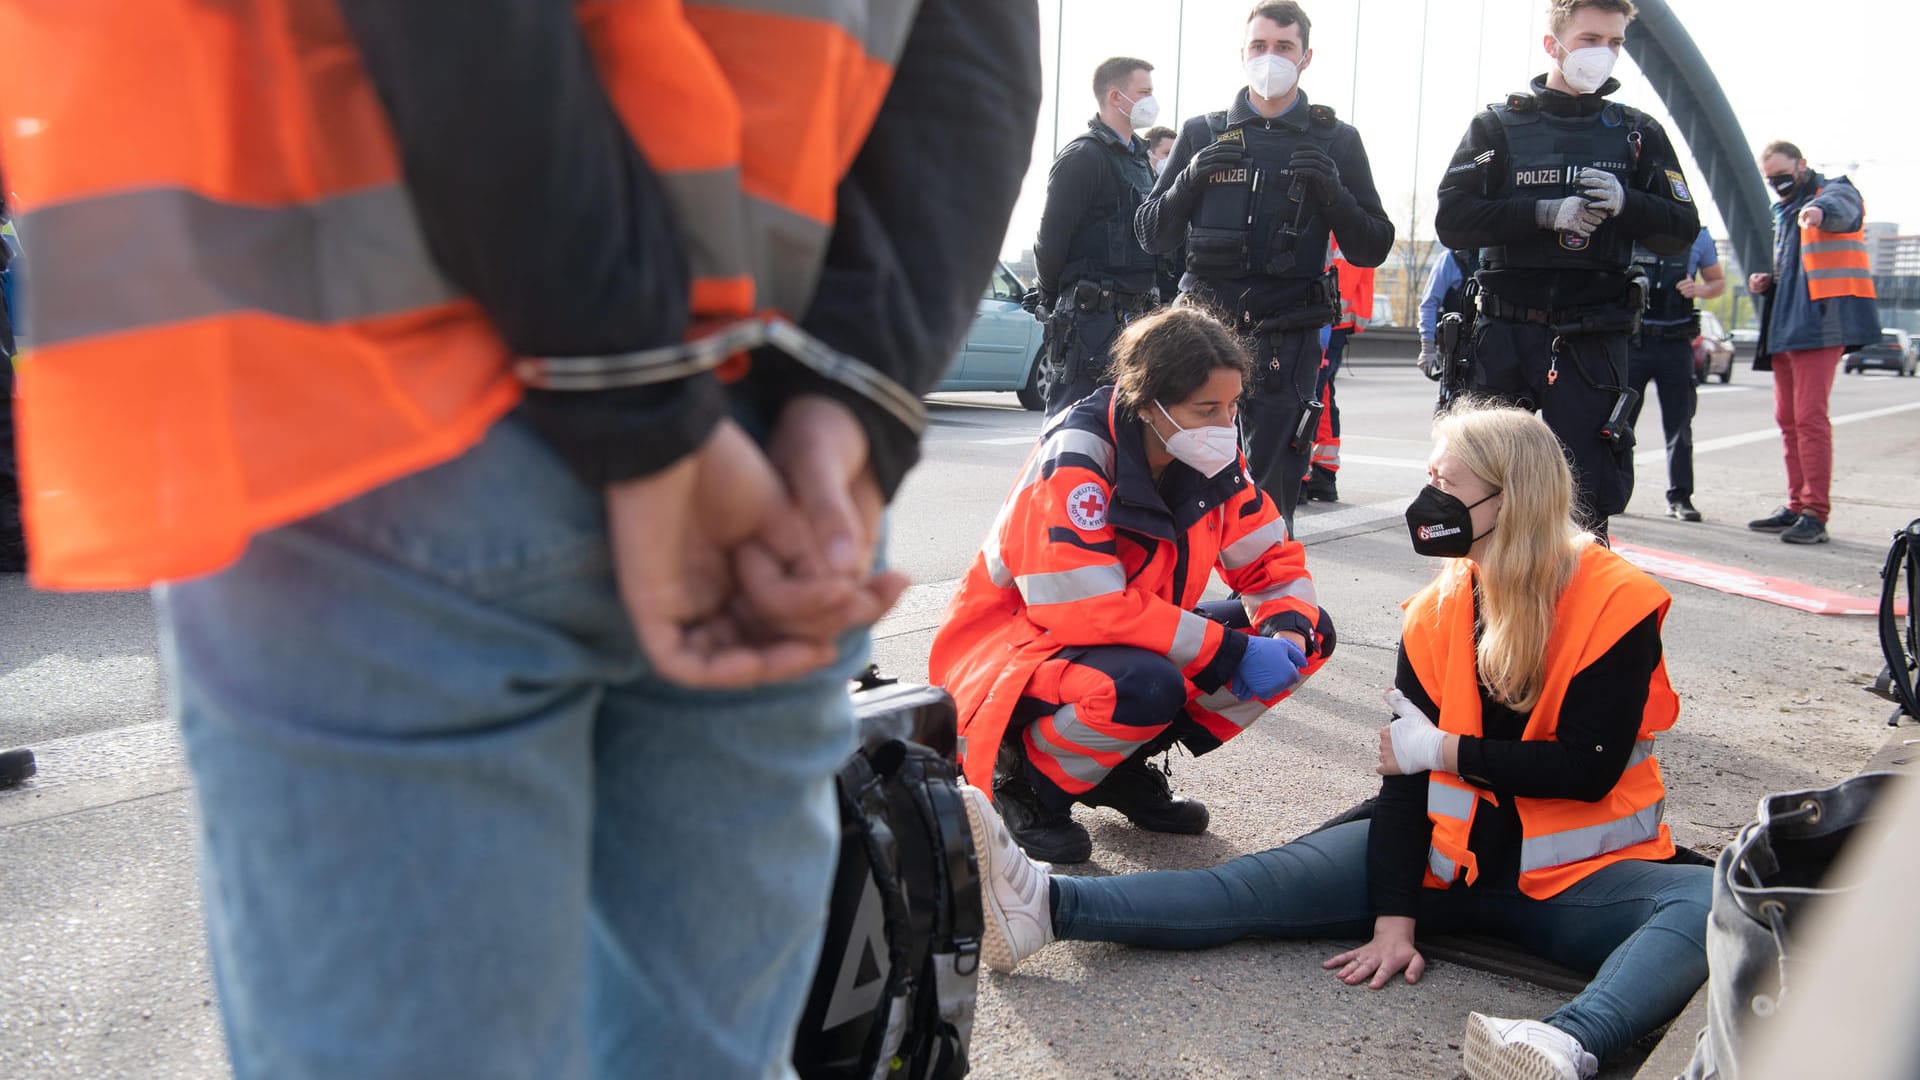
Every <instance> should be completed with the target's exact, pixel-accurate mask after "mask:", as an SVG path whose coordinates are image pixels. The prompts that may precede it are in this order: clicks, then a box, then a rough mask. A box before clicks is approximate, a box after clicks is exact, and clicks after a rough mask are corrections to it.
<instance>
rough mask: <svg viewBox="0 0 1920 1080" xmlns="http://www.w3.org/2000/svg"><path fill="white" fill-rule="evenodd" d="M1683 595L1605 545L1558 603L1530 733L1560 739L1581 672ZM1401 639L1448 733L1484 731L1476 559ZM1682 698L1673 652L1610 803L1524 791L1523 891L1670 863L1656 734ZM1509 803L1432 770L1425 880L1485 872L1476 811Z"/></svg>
mask: <svg viewBox="0 0 1920 1080" xmlns="http://www.w3.org/2000/svg"><path fill="white" fill-rule="evenodd" d="M1672 602H1673V601H1672V598H1671V597H1670V596H1668V595H1667V591H1666V590H1665V589H1663V588H1661V587H1660V585H1659V584H1658V583H1656V582H1655V581H1654V580H1653V579H1652V578H1650V577H1648V576H1647V575H1646V574H1644V573H1642V572H1641V571H1640V570H1638V569H1637V568H1635V567H1634V566H1633V565H1632V564H1631V563H1629V562H1627V561H1626V560H1625V559H1623V558H1621V557H1620V556H1619V555H1616V554H1614V553H1613V552H1611V551H1609V550H1607V549H1606V548H1604V547H1601V546H1599V545H1598V544H1595V545H1593V546H1591V547H1589V548H1587V549H1586V551H1585V552H1583V553H1582V555H1581V557H1580V567H1579V569H1578V570H1577V571H1575V573H1574V576H1573V580H1572V581H1571V582H1569V583H1568V585H1567V588H1566V591H1565V592H1564V593H1562V594H1561V596H1560V602H1559V604H1558V605H1556V607H1555V609H1554V618H1553V632H1552V633H1551V635H1549V637H1548V639H1547V658H1546V677H1545V678H1546V681H1545V685H1544V686H1543V687H1542V689H1541V694H1540V700H1539V702H1538V703H1537V704H1535V705H1534V707H1533V710H1532V712H1531V713H1530V714H1529V715H1528V717H1527V726H1526V729H1525V731H1524V732H1522V734H1521V738H1522V739H1529V740H1545V739H1552V738H1553V737H1554V732H1555V730H1556V729H1557V728H1558V727H1559V723H1560V704H1561V701H1562V700H1563V699H1564V698H1565V695H1566V692H1567V684H1568V683H1569V682H1571V681H1572V679H1573V677H1574V676H1575V675H1576V674H1578V673H1579V672H1581V671H1582V670H1584V669H1585V668H1587V667H1588V666H1589V665H1590V664H1592V663H1593V662H1594V661H1596V660H1598V659H1599V658H1600V657H1601V655H1603V654H1604V653H1605V652H1606V651H1607V650H1608V649H1610V648H1612V647H1613V646H1614V645H1615V644H1616V643H1617V642H1619V640H1620V639H1621V638H1622V637H1623V636H1625V635H1626V633H1627V632H1628V631H1629V630H1631V629H1633V628H1634V627H1635V626H1638V625H1639V624H1640V622H1641V621H1642V620H1644V619H1645V618H1646V617H1647V616H1648V615H1656V614H1657V616H1658V618H1659V621H1660V622H1662V623H1664V622H1665V621H1666V614H1667V608H1668V606H1669V605H1670V604H1672ZM1401 644H1402V647H1403V648H1405V649H1406V653H1407V659H1408V660H1409V662H1411V664H1412V665H1413V670H1414V674H1415V675H1416V676H1418V677H1419V679H1420V685H1421V687H1422V689H1424V690H1426V691H1427V694H1428V696H1429V697H1431V698H1432V699H1433V701H1434V702H1435V703H1436V704H1437V705H1438V706H1439V707H1440V715H1439V717H1438V718H1437V719H1436V721H1435V722H1436V723H1437V724H1438V725H1439V727H1440V729H1441V730H1442V731H1446V732H1450V733H1452V734H1456V735H1474V736H1478V735H1479V734H1480V733H1481V726H1480V720H1481V717H1480V679H1479V669H1478V666H1477V664H1476V656H1475V652H1474V639H1473V577H1472V571H1471V570H1470V568H1469V566H1468V564H1467V562H1466V560H1464V559H1459V560H1455V561H1454V562H1453V563H1452V565H1450V566H1449V567H1448V568H1447V569H1446V570H1443V571H1442V572H1441V574H1440V576H1439V577H1438V578H1437V579H1435V581H1434V582H1433V583H1432V584H1430V585H1428V586H1427V587H1426V588H1425V589H1422V590H1421V591H1420V592H1419V593H1418V594H1417V595H1416V596H1414V598H1413V599H1412V600H1410V601H1408V602H1407V605H1406V619H1405V622H1404V623H1403V625H1402V629H1401ZM1679 713H1680V699H1679V698H1678V697H1677V696H1675V694H1674V692H1673V686H1672V684H1671V683H1670V682H1668V680H1667V663H1666V660H1665V658H1664V657H1663V658H1662V659H1661V661H1660V664H1659V666H1658V667H1656V668H1655V669H1654V671H1653V676H1652V679H1651V680H1650V681H1649V683H1648V688H1647V704H1646V708H1645V710H1644V712H1643V713H1642V714H1641V719H1640V729H1639V732H1638V733H1637V735H1636V736H1635V739H1636V742H1635V746H1634V749H1633V752H1632V754H1631V756H1629V758H1628V759H1627V767H1626V771H1625V772H1623V773H1622V774H1621V775H1620V779H1619V781H1618V782H1617V783H1615V784H1614V786H1613V790H1612V791H1610V792H1608V793H1607V795H1606V797H1605V798H1603V799H1600V800H1599V801H1598V802H1582V801H1580V800H1578V799H1541V798H1523V797H1514V799H1513V802H1514V807H1515V809H1516V810H1517V811H1518V813H1519V815H1520V832H1521V842H1520V891H1521V892H1523V893H1525V894H1527V895H1528V896H1531V897H1533V898H1534V899H1536V900H1544V899H1547V898H1548V897H1551V896H1554V895H1557V894H1558V893H1560V892H1561V891H1562V890H1564V889H1566V888H1567V887H1569V886H1571V885H1573V884H1574V883H1575V882H1578V881H1580V880H1581V879H1582V878H1585V877H1586V876H1587V875H1589V874H1591V873H1593V872H1594V871H1596V870H1599V869H1600V868H1601V867H1603V866H1607V865H1609V864H1611V863H1616V862H1620V861H1622V860H1625V859H1651V860H1658V859H1665V858H1668V857H1669V856H1671V855H1672V854H1673V838H1672V835H1671V834H1670V833H1669V832H1668V829H1667V826H1666V823H1665V822H1663V821H1662V820H1661V812H1662V808H1663V806H1664V804H1665V802H1666V786H1665V784H1664V783H1662V781H1661V778H1660V762H1659V759H1657V758H1656V757H1654V754H1653V739H1654V736H1655V735H1656V734H1657V733H1659V732H1662V731H1665V730H1667V729H1668V728H1670V727H1672V726H1673V723H1674V720H1675V719H1676V718H1677V717H1678V716H1679ZM1483 801H1484V802H1489V803H1493V804H1495V805H1498V802H1499V799H1498V797H1497V796H1496V795H1494V794H1493V793H1492V792H1490V791H1487V790H1485V789H1483V788H1478V787H1475V786H1473V785H1471V784H1469V783H1467V782H1466V781H1465V780H1462V779H1461V778H1460V777H1459V776H1458V775H1456V774H1454V773H1450V772H1443V771H1438V770H1436V771H1434V772H1432V773H1429V774H1428V778H1427V816H1428V818H1430V819H1431V820H1432V822H1433V839H1432V842H1431V847H1430V849H1429V851H1428V853H1427V872H1426V877H1425V879H1424V884H1426V885H1427V886H1428V887H1429V888H1436V889H1444V888H1447V887H1448V886H1450V885H1452V884H1453V882H1454V881H1455V880H1457V879H1458V877H1459V876H1460V875H1461V874H1462V873H1464V874H1465V875H1466V880H1467V883H1468V884H1469V885H1471V884H1473V882H1474V881H1476V880H1477V879H1478V878H1479V876H1480V866H1479V860H1478V859H1476V858H1475V857H1474V853H1473V851H1472V850H1471V849H1470V848H1469V847H1468V843H1467V841H1468V838H1469V837H1470V836H1471V835H1472V833H1473V815H1474V811H1475V810H1476V809H1477V808H1478V807H1479V805H1480V804H1481V803H1482V802H1483Z"/></svg>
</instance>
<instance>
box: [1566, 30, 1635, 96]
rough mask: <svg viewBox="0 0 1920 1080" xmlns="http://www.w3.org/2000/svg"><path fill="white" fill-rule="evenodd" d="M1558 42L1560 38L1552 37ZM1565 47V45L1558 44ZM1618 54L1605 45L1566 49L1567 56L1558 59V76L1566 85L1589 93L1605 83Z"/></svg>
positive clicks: (1580, 91)
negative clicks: (1565, 81)
mask: <svg viewBox="0 0 1920 1080" xmlns="http://www.w3.org/2000/svg"><path fill="white" fill-rule="evenodd" d="M1553 40H1554V42H1555V44H1559V42H1560V39H1559V38H1555V39H1553ZM1560 47H1561V48H1563V49H1566V48H1567V47H1566V46H1565V45H1560ZM1619 59H1620V57H1619V55H1618V54H1617V53H1615V52H1614V51H1613V50H1612V49H1609V48H1607V47H1606V46H1605V45H1595V46H1592V47H1591V48H1586V49H1567V58H1566V59H1565V60H1562V61H1560V77H1561V78H1563V79H1566V80H1567V85H1568V86H1571V87H1573V88H1574V90H1575V91H1577V92H1579V93H1582V94H1591V93H1593V92H1594V91H1595V90H1598V89H1600V87H1601V86H1603V85H1605V84H1606V81H1607V78H1608V77H1609V76H1611V75H1612V74H1613V65H1614V64H1615V63H1616V62H1617V61H1618V60H1619Z"/></svg>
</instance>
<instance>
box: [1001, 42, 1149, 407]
mask: <svg viewBox="0 0 1920 1080" xmlns="http://www.w3.org/2000/svg"><path fill="white" fill-rule="evenodd" d="M1152 72H1153V65H1152V64H1149V63H1147V62H1146V61H1145V60H1139V59H1135V58H1134V57H1131V56H1116V57H1113V58H1112V59H1110V60H1105V61H1103V62H1101V64H1100V66H1099V67H1097V68H1095V69H1094V72H1093V96H1094V98H1095V99H1096V100H1098V101H1099V103H1100V112H1099V114H1098V115H1096V116H1095V117H1094V118H1093V119H1091V120H1089V121H1087V131H1086V133H1085V134H1083V135H1080V136H1078V137H1076V138H1075V139H1074V140H1073V141H1072V142H1069V143H1068V144H1067V145H1066V146H1065V147H1063V148H1062V149H1061V151H1060V154H1059V156H1058V157H1056V158H1054V159H1053V169H1052V171H1051V172H1049V173H1048V174H1047V205H1046V209H1045V210H1043V211H1042V212H1041V214H1040V235H1039V237H1038V239H1036V240H1035V241H1034V244H1033V261H1034V267H1035V271H1036V277H1037V278H1038V281H1037V285H1038V287H1039V292H1040V296H1039V302H1040V308H1041V310H1040V311H1039V312H1037V313H1036V314H1038V315H1039V316H1040V317H1041V318H1042V319H1045V320H1046V321H1047V356H1048V369H1049V370H1048V371H1047V373H1046V375H1047V378H1046V380H1045V382H1044V383H1043V386H1042V388H1043V391H1044V393H1045V395H1046V402H1047V415H1048V416H1050V417H1051V416H1053V415H1054V414H1056V413H1058V412H1060V410H1062V409H1064V408H1066V407H1067V406H1068V405H1071V404H1073V403H1074V402H1076V401H1078V400H1080V399H1081V398H1083V397H1086V396H1087V395H1088V394H1090V393H1092V392H1093V390H1094V387H1096V386H1100V385H1103V384H1104V383H1107V382H1109V381H1110V380H1109V378H1108V376H1107V363H1108V352H1109V350H1111V349H1112V347H1113V343H1114V340H1115V339H1116V338H1118V337H1119V336H1120V330H1121V328H1122V327H1124V326H1125V325H1126V322H1127V320H1128V319H1130V318H1131V317H1133V316H1134V315H1137V314H1140V313H1142V312H1145V311H1148V310H1150V309H1152V307H1153V306H1154V302H1155V300H1154V273H1155V269H1156V262H1155V259H1154V257H1153V256H1152V255H1149V254H1147V253H1146V252H1145V251H1144V250H1142V249H1141V247H1140V243H1139V241H1138V240H1136V239H1134V235H1133V214H1134V211H1135V210H1136V209H1138V208H1139V206H1140V203H1141V200H1142V199H1144V198H1145V197H1146V195H1147V192H1149V191H1151V190H1153V169H1152V166H1151V165H1150V164H1149V162H1148V157H1147V150H1148V143H1147V140H1145V139H1143V138H1139V137H1137V136H1135V135H1134V132H1135V131H1137V130H1144V129H1146V128H1151V127H1152V126H1153V123H1154V121H1155V120H1157V119H1158V118H1159V116H1160V104H1159V102H1158V101H1156V100H1155V99H1154V96H1153V75H1152Z"/></svg>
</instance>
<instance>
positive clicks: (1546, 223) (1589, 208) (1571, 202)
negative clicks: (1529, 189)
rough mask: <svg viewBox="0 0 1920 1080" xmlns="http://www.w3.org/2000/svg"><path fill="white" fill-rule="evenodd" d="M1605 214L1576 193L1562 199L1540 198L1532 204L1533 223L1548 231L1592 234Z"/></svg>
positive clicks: (1581, 234) (1604, 217)
mask: <svg viewBox="0 0 1920 1080" xmlns="http://www.w3.org/2000/svg"><path fill="white" fill-rule="evenodd" d="M1605 220H1606V216H1605V215H1604V214H1601V213H1600V212H1599V211H1598V210H1595V209H1594V208H1593V204H1592V203H1590V202H1588V201H1587V200H1586V199H1584V198H1582V197H1580V196H1578V195H1569V196H1567V197H1566V198H1564V199H1541V200H1540V201H1538V202H1536V203H1534V204H1533V223H1534V224H1535V225H1538V226H1540V227H1541V228H1543V229H1546V230H1548V231H1549V232H1557V233H1572V234H1573V235H1575V236H1581V237H1586V236H1592V235H1593V230H1595V229H1597V228H1599V227H1600V223H1601V222H1602V221H1605Z"/></svg>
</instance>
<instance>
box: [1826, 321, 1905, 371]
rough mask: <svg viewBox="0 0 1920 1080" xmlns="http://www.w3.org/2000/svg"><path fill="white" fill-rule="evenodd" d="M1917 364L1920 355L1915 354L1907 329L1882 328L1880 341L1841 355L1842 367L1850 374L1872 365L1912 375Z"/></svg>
mask: <svg viewBox="0 0 1920 1080" xmlns="http://www.w3.org/2000/svg"><path fill="white" fill-rule="evenodd" d="M1916 366H1920V356H1916V355H1915V354H1914V345H1913V339H1912V338H1911V337H1909V336H1908V335H1907V332H1906V331H1905V330H1882V331H1880V340H1879V342H1878V343H1876V344H1873V345H1867V346H1863V347H1861V348H1858V349H1855V350H1854V351H1852V352H1850V353H1842V354H1841V356H1840V368H1841V370H1843V371H1845V372H1846V373H1847V374H1849V375H1851V374H1853V373H1854V372H1856V371H1865V370H1867V369H1868V368H1870V367H1877V368H1886V369H1888V370H1889V371H1893V372H1895V373H1897V374H1900V375H1911V374H1913V370H1914V368H1915V367H1916Z"/></svg>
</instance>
